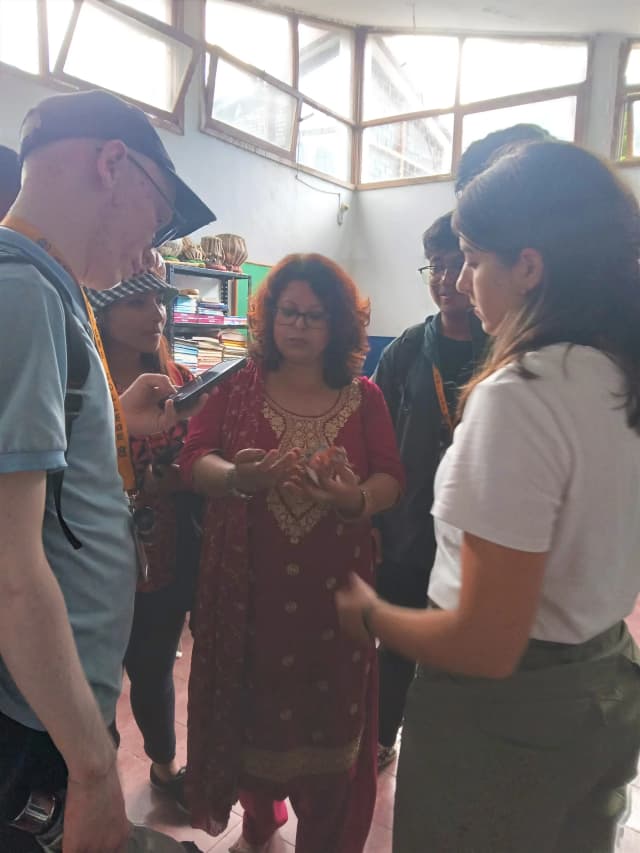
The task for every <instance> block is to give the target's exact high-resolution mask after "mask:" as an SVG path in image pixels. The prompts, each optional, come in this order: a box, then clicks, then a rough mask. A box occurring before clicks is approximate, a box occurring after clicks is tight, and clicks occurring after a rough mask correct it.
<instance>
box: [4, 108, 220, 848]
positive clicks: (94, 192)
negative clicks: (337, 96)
mask: <svg viewBox="0 0 640 853" xmlns="http://www.w3.org/2000/svg"><path fill="white" fill-rule="evenodd" d="M20 159H21V163H22V187H21V189H20V192H19V194H18V197H17V199H16V201H15V203H14V204H13V206H12V207H11V209H10V210H9V213H8V215H7V217H6V218H5V219H4V220H3V222H2V225H3V227H2V228H0V261H2V263H1V264H0V298H1V299H2V311H1V312H0V851H7V853H9V851H10V853H18V851H22V850H25V849H28V850H31V849H41V848H40V847H39V846H38V844H37V843H36V842H35V840H32V838H31V836H29V835H28V834H27V832H33V833H34V834H35V835H38V836H39V837H41V836H42V833H41V832H40V831H39V828H41V827H40V824H42V825H43V826H45V827H46V828H47V832H49V831H51V832H53V831H54V830H56V831H57V830H58V828H59V829H60V830H61V829H62V817H61V816H60V819H58V817H57V816H56V815H57V812H56V809H58V811H60V814H61V809H60V804H61V803H62V802H63V801H65V807H64V842H63V845H64V851H65V853H116V851H118V853H120V851H124V850H131V849H135V850H141V849H143V848H141V847H139V846H136V845H137V842H136V838H137V837H138V836H139V835H140V833H139V832H138V831H137V830H133V831H132V832H131V830H130V827H129V824H128V823H127V820H126V815H125V811H124V803H123V797H122V791H121V787H120V782H119V779H118V773H117V768H116V751H115V745H114V742H113V740H112V738H111V737H110V735H109V731H108V729H109V727H113V722H114V717H115V708H116V702H117V699H118V696H119V693H120V687H121V677H122V661H123V658H124V653H125V649H126V647H127V642H128V639H129V632H130V627H131V618H132V613H133V600H134V592H135V586H136V556H135V553H136V551H135V547H134V537H133V536H132V532H135V523H134V522H135V515H134V516H132V515H131V513H130V510H129V508H128V505H127V499H126V496H125V494H124V491H123V483H124V484H125V486H126V482H127V479H128V478H129V474H130V465H131V459H130V456H129V450H128V447H129V443H128V440H127V430H126V427H128V429H129V432H130V433H132V434H145V433H151V432H158V431H162V430H165V429H167V428H168V427H169V426H171V425H172V423H175V421H176V416H175V412H174V410H173V406H172V404H171V403H166V404H165V405H164V408H163V406H162V402H161V401H162V400H164V399H166V397H167V396H169V395H170V393H171V391H172V386H171V383H170V382H169V381H168V379H167V378H166V377H152V376H148V375H147V376H144V375H143V376H141V377H139V379H138V380H136V382H135V383H134V384H133V385H132V386H131V387H130V388H129V389H128V390H127V391H126V392H125V393H124V394H123V395H122V396H121V397H118V395H117V393H116V392H115V390H114V386H113V383H109V375H108V372H106V364H103V363H101V345H100V339H99V333H98V331H97V326H96V324H95V319H94V318H93V315H92V312H91V310H90V308H89V307H88V304H87V303H86V302H85V299H84V297H83V293H82V290H81V287H80V285H81V284H82V285H85V286H87V287H91V288H94V289H96V290H104V289H107V288H110V287H113V286H114V285H115V284H117V283H118V282H119V281H122V280H125V279H128V278H130V277H131V276H133V275H135V274H137V273H139V272H141V271H143V270H144V269H145V268H146V266H147V265H148V258H149V249H150V247H152V246H158V245H159V244H161V243H162V242H164V241H165V240H167V239H170V238H171V237H179V236H183V235H186V234H188V233H190V232H191V231H194V230H196V229H197V228H200V227H202V226H203V225H206V224H207V223H209V222H211V221H212V220H214V219H215V216H214V215H213V213H212V212H211V211H210V210H209V208H208V207H207V206H206V204H204V202H203V201H201V199H199V198H198V196H196V195H195V193H194V192H193V191H192V190H191V189H189V187H187V186H186V184H184V182H183V181H181V180H180V178H179V177H178V176H177V174H176V171H175V167H174V165H173V163H172V161H171V159H170V158H169V155H168V154H167V152H166V150H165V148H164V146H163V144H162V142H161V140H160V137H159V136H158V134H157V133H156V131H155V130H154V128H153V127H152V125H151V123H150V122H149V119H148V118H147V117H146V116H145V114H144V113H143V112H142V111H141V110H139V109H137V108H136V107H133V106H131V105H129V104H127V103H125V102H124V101H122V100H120V99H119V98H117V97H115V96H114V95H111V94H109V93H107V92H104V91H91V92H81V93H74V94H70V95H55V96H53V97H50V98H47V99H46V100H44V101H42V102H41V103H40V104H39V105H38V106H37V107H35V108H34V109H32V110H30V112H29V113H28V114H27V116H26V118H25V120H24V123H23V127H22V134H21V146H20ZM72 344H73V345H72ZM79 357H81V358H79ZM79 361H82V363H83V365H84V368H83V379H82V382H81V389H80V393H78V389H76V392H75V393H76V398H77V397H80V398H81V406H80V408H79V412H76V416H75V419H74V420H73V431H72V432H71V429H70V427H69V424H68V413H69V409H68V403H67V401H68V398H69V394H68V391H69V382H68V380H69V379H70V377H71V375H72V372H75V365H77V363H78V362H79ZM159 403H160V406H159V405H158V404H159ZM190 413H191V412H190ZM182 416H184V415H182ZM116 439H118V443H117V449H116ZM62 469H64V473H65V476H64V483H63V484H61V492H58V494H57V497H56V494H55V492H56V488H55V487H54V488H50V487H49V486H50V485H51V483H53V482H54V480H53V477H54V476H55V475H56V473H57V472H59V471H60V470H62ZM52 493H53V494H52ZM60 496H61V501H60ZM61 510H64V519H63V517H62V512H61ZM76 537H77V538H76ZM25 804H26V805H28V806H29V805H30V806H31V807H32V808H31V810H30V811H28V810H27V811H26V812H24V813H23V814H22V817H21V822H20V829H21V830H22V829H24V830H27V831H18V830H14V829H12V828H10V827H9V826H8V825H7V824H8V822H9V821H11V820H13V819H15V818H16V817H17V816H18V814H19V812H20V811H22V809H23V807H24V806H25ZM43 804H44V805H43ZM49 810H50V811H49ZM49 822H51V824H52V825H51V826H49V825H48V824H49ZM128 837H129V842H131V843H132V844H133V846H127V845H128V842H127V838H128ZM154 843H155V842H154ZM167 843H169V840H168V839H167ZM57 844H58V842H57V836H56V842H55V848H54V846H53V845H52V847H51V849H56V850H57V849H59V847H58V846H57ZM23 845H24V846H23ZM46 849H48V848H46ZM145 849H147V850H151V849H154V850H159V849H161V848H160V847H159V846H154V847H151V846H149V847H145ZM163 849H164V848H163Z"/></svg>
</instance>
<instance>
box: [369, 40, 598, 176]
mask: <svg viewBox="0 0 640 853" xmlns="http://www.w3.org/2000/svg"><path fill="white" fill-rule="evenodd" d="M363 29H364V40H363V44H362V53H361V56H362V59H364V49H365V44H366V39H367V37H369V36H372V35H373V36H375V35H389V36H391V35H432V36H440V35H443V36H455V37H457V38H458V42H459V53H458V77H457V80H456V92H455V100H454V103H453V105H452V106H450V107H447V108H445V109H431V110H419V111H415V112H411V113H399V114H397V115H393V116H385V117H384V118H377V119H368V120H364V119H363V118H362V97H361V99H360V112H359V113H358V120H359V121H358V135H359V137H360V145H359V150H358V162H357V172H356V174H357V175H358V179H359V180H358V182H357V184H356V188H357V189H358V190H375V189H384V188H387V187H403V186H412V185H415V184H426V183H438V182H442V181H452V180H453V179H454V177H455V172H456V168H457V165H458V163H459V161H460V157H461V155H462V129H463V123H464V119H465V117H466V116H468V115H475V114H477V113H482V112H490V111H492V110H496V109H503V108H508V107H518V106H524V105H526V104H533V103H541V102H543V101H552V100H556V99H559V98H563V97H575V98H576V121H575V132H574V139H573V141H574V142H577V143H580V142H581V141H582V139H583V138H584V134H585V130H586V107H587V104H588V102H589V96H590V92H591V86H592V69H593V37H582V36H553V35H544V36H536V35H526V36H525V35H519V34H513V33H509V34H505V33H489V32H457V33H452V32H450V31H435V30H424V29H420V30H413V29H411V30H408V29H394V28H390V27H366V28H363ZM466 39H493V40H497V41H507V42H516V43H522V42H533V43H536V44H566V45H570V44H582V45H585V46H586V47H587V73H586V75H585V79H584V80H583V81H582V83H572V84H569V85H564V86H553V87H550V88H546V89H533V90H530V91H528V92H523V93H518V94H515V95H501V96H500V97H497V98H488V99H485V100H482V101H475V102H473V103H470V104H462V103H461V101H460V83H461V72H462V48H463V45H464V42H465V40H466ZM360 69H361V73H360V75H359V77H360V84H361V87H364V61H362V63H361V64H360ZM441 115H453V153H452V166H451V172H449V173H447V174H442V175H423V176H420V177H415V178H399V179H396V180H390V181H371V182H366V183H364V182H363V181H362V133H363V131H364V129H365V128H367V127H379V126H381V125H388V124H395V123H400V122H406V121H413V120H415V119H421V118H433V117H434V116H441Z"/></svg>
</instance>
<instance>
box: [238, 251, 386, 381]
mask: <svg viewBox="0 0 640 853" xmlns="http://www.w3.org/2000/svg"><path fill="white" fill-rule="evenodd" d="M292 281H304V282H306V283H307V284H308V285H309V287H310V288H311V290H313V292H314V294H315V295H316V296H317V297H318V299H319V300H320V302H321V303H322V306H323V308H324V310H325V311H326V312H327V314H328V315H329V344H328V345H327V348H326V350H325V353H324V379H325V382H326V383H327V385H329V387H330V388H343V387H344V386H345V385H348V384H349V383H350V382H351V381H352V379H353V378H354V377H355V376H357V375H358V374H359V373H361V371H362V365H363V363H364V359H365V356H366V354H367V352H368V350H369V344H368V342H367V332H366V329H367V326H368V325H369V314H370V303H369V300H368V299H366V298H364V297H363V296H362V295H361V294H360V292H359V290H358V288H357V287H356V285H355V282H354V281H353V280H352V279H351V278H350V277H349V276H348V275H347V273H346V272H345V271H344V270H343V269H342V268H341V267H339V266H338V264H336V263H334V262H333V261H332V260H330V259H329V258H326V257H324V255H317V254H309V255H287V257H286V258H283V260H281V261H280V263H278V264H277V265H276V266H275V267H274V268H273V269H272V270H271V272H270V273H269V275H268V276H267V279H266V280H265V282H264V284H263V285H262V286H261V287H260V290H259V291H258V293H257V294H256V296H255V297H254V298H253V299H252V301H251V306H250V309H249V328H250V330H251V345H250V347H251V350H250V351H251V355H252V356H253V358H255V359H256V360H257V361H260V362H262V364H263V365H264V366H265V368H266V369H267V370H275V369H277V367H278V366H279V365H280V363H281V361H282V355H281V354H280V352H279V351H278V349H277V347H276V344H275V340H274V337H273V323H274V318H275V313H276V306H277V303H278V299H279V297H280V294H281V293H282V291H283V290H284V289H285V288H286V287H287V285H288V284H290V283H291V282H292Z"/></svg>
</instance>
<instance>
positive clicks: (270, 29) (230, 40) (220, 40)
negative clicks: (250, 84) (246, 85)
mask: <svg viewBox="0 0 640 853" xmlns="http://www.w3.org/2000/svg"><path fill="white" fill-rule="evenodd" d="M205 39H206V40H207V41H208V42H209V44H216V45H218V47H221V48H222V49H223V50H226V51H227V52H228V53H231V54H232V55H233V56H235V57H236V58H237V59H241V60H242V61H243V62H248V63H249V65H253V66H255V67H256V68H259V69H260V70H261V71H266V72H267V74H271V76H272V77H276V78H277V79H278V80H282V81H283V82H284V83H289V85H291V83H292V82H293V79H292V70H291V69H292V64H293V63H292V46H291V26H290V24H289V19H288V18H287V17H286V16H285V15H275V14H273V13H271V12H264V11H262V10H261V9H254V8H252V7H250V6H242V5H241V4H240V3H227V2H225V0H207V8H206V19H205Z"/></svg>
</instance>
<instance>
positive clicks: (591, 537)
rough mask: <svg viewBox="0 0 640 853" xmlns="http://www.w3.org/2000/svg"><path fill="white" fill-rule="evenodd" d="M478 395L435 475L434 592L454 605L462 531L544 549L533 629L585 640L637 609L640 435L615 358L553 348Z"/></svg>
mask: <svg viewBox="0 0 640 853" xmlns="http://www.w3.org/2000/svg"><path fill="white" fill-rule="evenodd" d="M524 363H525V365H526V367H528V368H529V369H530V370H532V371H533V372H534V373H535V374H536V376H537V377H538V378H536V379H524V378H523V377H521V376H519V375H518V371H517V368H516V366H514V365H510V366H509V367H505V368H502V369H501V370H499V371H497V372H496V373H495V374H493V375H492V376H490V377H489V378H488V379H486V380H485V381H483V382H481V383H480V384H479V385H478V386H477V387H476V388H475V389H474V391H473V392H472V394H471V396H470V398H469V400H468V403H467V406H466V409H465V413H464V417H463V420H462V422H461V424H460V425H459V426H458V428H457V429H456V432H455V436H454V440H453V444H452V445H451V447H450V448H449V450H448V451H447V453H446V455H445V457H444V459H443V460H442V463H441V465H440V468H439V470H438V473H437V476H436V481H435V501H434V504H433V510H432V513H433V516H434V518H435V529H436V538H437V542H438V552H437V555H436V559H435V563H434V567H433V571H432V574H431V582H430V584H429V597H430V598H431V599H432V600H433V601H434V602H435V603H436V604H437V605H439V606H440V607H443V608H445V609H452V608H455V607H456V606H457V603H458V597H459V591H460V579H461V571H460V546H461V541H462V531H467V532H469V533H472V534H474V535H475V536H478V537H480V538H482V539H486V540H488V541H490V542H495V543H497V544H499V545H504V546H506V547H508V548H514V549H516V550H519V551H530V552H548V554H549V556H548V560H547V564H546V568H545V575H544V582H543V589H542V598H541V601H540V605H539V607H538V611H537V613H536V617H535V622H534V625H533V628H532V631H531V636H532V637H533V638H536V639H540V640H550V641H554V642H562V643H580V642H583V641H585V640H588V639H590V638H591V637H593V636H595V635H596V634H598V633H600V632H601V631H603V630H605V629H606V628H609V627H610V626H611V625H613V624H614V623H615V622H617V621H618V620H620V619H622V618H624V617H625V616H627V615H628V614H629V613H630V611H631V610H632V608H633V606H634V603H635V600H636V597H637V595H638V593H639V592H640V436H639V435H638V434H637V433H636V432H635V431H633V430H631V429H629V427H628V426H627V422H626V412H625V409H624V407H623V405H622V404H623V402H624V401H623V399H622V398H620V397H619V396H616V395H619V394H620V392H621V391H622V389H623V379H622V374H621V372H620V370H619V369H618V368H617V367H616V366H615V365H614V363H613V362H612V361H611V360H610V359H609V358H607V357H606V356H605V355H603V354H602V353H601V352H599V351H598V350H595V349H592V348H591V347H583V346H575V347H573V348H569V347H568V346H567V345H565V344H556V345H554V346H549V347H546V348H544V349H542V350H540V351H538V352H534V353H530V354H528V355H527V356H526V358H525V361H524Z"/></svg>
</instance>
